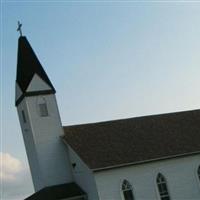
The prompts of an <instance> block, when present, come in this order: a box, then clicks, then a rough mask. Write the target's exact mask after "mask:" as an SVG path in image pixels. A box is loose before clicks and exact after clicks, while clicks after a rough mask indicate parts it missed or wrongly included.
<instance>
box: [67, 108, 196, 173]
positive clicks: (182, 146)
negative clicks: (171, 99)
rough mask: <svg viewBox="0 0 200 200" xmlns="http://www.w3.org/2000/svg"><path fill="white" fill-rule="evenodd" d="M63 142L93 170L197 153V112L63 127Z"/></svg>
mask: <svg viewBox="0 0 200 200" xmlns="http://www.w3.org/2000/svg"><path fill="white" fill-rule="evenodd" d="M64 132H65V135H64V140H65V142H67V143H68V144H69V145H70V146H71V147H72V149H73V150H74V151H75V152H76V153H77V154H78V155H79V156H80V158H81V159H82V160H83V161H84V162H85V163H86V164H87V165H88V167H89V168H91V169H93V170H100V169H104V168H110V167H115V166H120V165H128V164H136V163H141V162H147V161H150V160H157V159H164V158H171V157H176V156H181V155H183V154H184V155H186V154H192V153H197V152H200V142H199V141H200V110H193V111H185V112H177V113H169V114H161V115H152V116H144V117H136V118H130V119H122V120H114V121H108V122H100V123H92V124H83V125H74V126H65V127H64Z"/></svg>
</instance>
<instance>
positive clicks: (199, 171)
mask: <svg viewBox="0 0 200 200" xmlns="http://www.w3.org/2000/svg"><path fill="white" fill-rule="evenodd" d="M197 175H198V177H199V180H200V165H199V167H198V169H197Z"/></svg>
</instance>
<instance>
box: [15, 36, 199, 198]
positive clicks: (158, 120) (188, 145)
mask: <svg viewBox="0 0 200 200" xmlns="http://www.w3.org/2000/svg"><path fill="white" fill-rule="evenodd" d="M55 93H56V90H55V88H54V86H53V84H52V83H51V81H50V79H49V77H48V76H47V74H46V72H45V71H44V69H43V67H42V65H41V64H40V62H39V60H38V58H37V56H36V55H35V53H34V51H33V49H32V47H31V45H30V44H29V42H28V40H27V38H26V37H25V36H20V37H19V41H18V58H17V78H16V99H15V105H16V107H17V112H18V116H19V121H20V125H21V129H22V134H23V138H24V144H25V147H26V153H27V157H28V161H29V165H30V170H31V175H32V180H33V184H34V188H35V193H34V194H33V195H31V196H30V197H27V198H26V199H27V200H36V199H37V200H40V199H42V200H86V199H88V200H137V199H138V200H156V199H158V200H173V199H174V200H197V199H200V110H192V111H184V112H176V113H167V114H161V115H152V116H143V117H135V118H129V119H121V120H113V121H107V122H98V123H91V124H80V125H72V126H63V125H62V123H61V120H60V115H59V109H58V106H57V102H56V96H55Z"/></svg>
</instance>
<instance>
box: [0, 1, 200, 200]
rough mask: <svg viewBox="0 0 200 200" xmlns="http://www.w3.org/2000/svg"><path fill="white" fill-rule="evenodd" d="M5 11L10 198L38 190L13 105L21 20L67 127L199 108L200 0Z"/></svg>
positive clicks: (11, 6) (23, 6)
mask: <svg viewBox="0 0 200 200" xmlns="http://www.w3.org/2000/svg"><path fill="white" fill-rule="evenodd" d="M1 6H2V7H1V8H2V10H1V20H2V24H1V33H2V34H1V41H2V42H1V52H2V58H1V98H2V102H1V105H2V106H1V114H2V115H1V116H2V117H1V122H2V123H1V126H2V127H1V134H2V143H1V144H2V145H1V151H2V154H1V155H2V157H3V159H4V160H3V161H4V163H3V175H2V176H3V177H1V178H2V180H3V188H2V189H3V199H6V200H14V199H15V200H19V199H22V198H24V197H25V196H27V195H30V194H31V193H32V192H33V188H32V183H31V178H30V173H29V170H28V165H27V158H26V154H25V148H24V144H23V139H22V134H21V129H20V126H19V121H18V117H17V112H16V108H15V106H14V99H15V77H16V59H17V42H18V36H19V34H18V33H17V32H16V28H17V21H18V20H20V21H21V22H22V24H23V26H22V29H23V34H24V35H26V36H27V38H28V40H29V42H30V43H31V45H32V47H33V49H34V51H35V52H36V54H37V56H38V58H39V60H40V62H41V63H42V65H43V67H44V69H45V71H46V72H47V74H48V75H49V77H50V79H51V81H52V83H53V84H54V86H55V88H56V90H57V100H58V106H59V109H60V114H61V118H62V123H63V124H64V125H69V124H79V123H87V122H96V121H105V120H112V119H119V118H129V117H134V116H142V115H152V114H157V113H165V112H175V111H182V110H190V109H199V108H200V91H199V86H200V78H199V77H200V56H199V54H200V2H197V1H190V2H189V1H185V2H184V1H174V2H172V1H171V2H170V1H159V2H156V1H123V2H122V1H121V2H120V1H109V2H108V1H107V2H106V1H62V2H61V1H60V2H59V1H56V2H53V1H46V2H45V1H43V2H41V1H34V2H33V1H2V4H1ZM27 67H28V66H27ZM11 166H12V167H11Z"/></svg>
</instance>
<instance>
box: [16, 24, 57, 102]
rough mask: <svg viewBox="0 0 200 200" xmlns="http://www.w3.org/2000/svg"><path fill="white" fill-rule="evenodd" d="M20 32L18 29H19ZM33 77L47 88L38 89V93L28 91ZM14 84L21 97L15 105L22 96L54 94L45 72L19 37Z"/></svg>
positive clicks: (26, 43) (28, 46) (23, 38)
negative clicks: (35, 76) (36, 77)
mask: <svg viewBox="0 0 200 200" xmlns="http://www.w3.org/2000/svg"><path fill="white" fill-rule="evenodd" d="M19 30H20V28H19ZM34 75H37V76H38V77H39V79H40V80H41V81H43V83H44V84H46V85H47V86H48V88H47V87H46V89H38V91H34V92H33V91H32V92H30V91H28V90H27V88H28V87H29V85H30V83H31V81H32V79H33V77H34ZM16 83H17V85H18V88H19V89H20V90H21V91H20V93H21V95H18V97H17V98H16V105H17V104H18V103H19V102H21V100H22V99H23V98H24V96H32V95H38V94H39V93H40V94H41V93H42V94H48V93H55V89H54V87H53V85H52V83H51V81H50V80H49V78H48V76H47V74H46V72H45V71H44V69H43V67H42V65H41V64H40V62H39V60H38V58H37V56H36V55H35V53H34V51H33V49H32V48H31V46H30V44H29V42H28V40H27V39H26V37H25V36H20V37H19V40H18V57H17V78H16Z"/></svg>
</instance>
